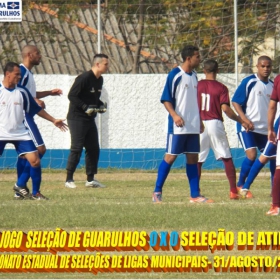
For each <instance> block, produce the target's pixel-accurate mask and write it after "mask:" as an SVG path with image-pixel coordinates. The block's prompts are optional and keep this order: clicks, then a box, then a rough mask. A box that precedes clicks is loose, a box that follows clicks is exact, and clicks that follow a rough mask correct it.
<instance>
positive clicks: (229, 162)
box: [222, 158, 237, 193]
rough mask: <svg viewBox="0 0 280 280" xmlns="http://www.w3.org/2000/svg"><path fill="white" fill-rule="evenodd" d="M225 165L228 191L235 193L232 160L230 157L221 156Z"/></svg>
mask: <svg viewBox="0 0 280 280" xmlns="http://www.w3.org/2000/svg"><path fill="white" fill-rule="evenodd" d="M222 161H223V163H224V166H225V171H226V175H227V178H228V181H229V186H230V191H231V192H232V193H237V189H236V171H235V167H234V164H233V161H232V158H222Z"/></svg>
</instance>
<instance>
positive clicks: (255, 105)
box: [232, 74, 273, 135]
mask: <svg viewBox="0 0 280 280" xmlns="http://www.w3.org/2000/svg"><path fill="white" fill-rule="evenodd" d="M272 90H273V82H272V81H271V80H269V81H268V82H267V83H265V82H263V81H261V80H260V79H259V78H258V76H257V75H256V74H254V75H250V76H248V77H246V78H245V79H243V80H242V82H241V84H240V85H239V87H238V88H237V90H236V91H235V93H234V96H233V98H232V102H236V103H238V104H239V105H241V107H242V110H243V112H244V114H245V116H246V117H247V118H248V119H249V120H250V121H251V122H252V123H253V124H254V132H256V133H260V134H264V135H267V113H268V104H269V101H270V96H271V93H272ZM244 130H245V129H244V128H243V127H241V125H240V124H238V125H237V131H238V132H240V131H244Z"/></svg>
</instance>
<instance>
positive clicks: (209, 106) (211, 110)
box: [197, 80, 230, 121]
mask: <svg viewBox="0 0 280 280" xmlns="http://www.w3.org/2000/svg"><path fill="white" fill-rule="evenodd" d="M197 100H198V105H199V108H200V116H201V119H202V120H214V119H216V120H221V121H223V116H222V109H221V106H222V105H223V104H227V105H229V106H230V99H229V93H228V88H227V87H226V86H225V85H224V84H222V83H220V82H218V81H216V80H201V81H199V82H198V85H197Z"/></svg>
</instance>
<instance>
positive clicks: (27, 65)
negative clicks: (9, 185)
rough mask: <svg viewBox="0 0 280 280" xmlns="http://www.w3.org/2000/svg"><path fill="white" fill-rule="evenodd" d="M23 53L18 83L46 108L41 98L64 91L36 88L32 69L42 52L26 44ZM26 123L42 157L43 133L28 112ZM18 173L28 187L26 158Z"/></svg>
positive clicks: (43, 147) (19, 164) (37, 63)
mask: <svg viewBox="0 0 280 280" xmlns="http://www.w3.org/2000/svg"><path fill="white" fill-rule="evenodd" d="M21 55H22V59H23V61H22V63H21V64H20V72H21V79H20V81H19V83H18V84H19V85H20V86H23V87H25V88H27V89H28V90H29V92H30V93H31V95H32V97H33V98H34V99H35V101H36V102H37V104H38V105H39V106H40V107H41V108H43V109H44V108H45V107H46V106H45V103H44V101H42V100H41V98H43V97H46V96H49V95H54V96H56V95H61V94H62V91H61V89H53V90H48V91H39V92H38V91H37V90H36V84H35V80H34V77H33V73H32V72H31V69H32V68H33V67H34V66H36V65H39V64H40V62H41V58H42V55H41V52H40V50H39V49H38V48H37V47H36V46H33V45H26V46H25V47H24V48H23V49H22V52H21ZM24 124H25V126H26V127H27V129H28V130H29V134H30V136H31V138H32V140H33V142H34V144H35V146H36V148H37V150H38V153H39V157H40V158H42V157H43V155H44V154H45V152H46V146H45V144H44V141H43V138H42V136H41V133H40V131H39V129H38V127H37V125H36V123H35V121H34V118H33V116H31V115H30V114H28V113H26V115H25V121H24ZM17 173H18V177H19V176H21V178H25V180H24V182H25V185H24V187H27V181H28V180H29V178H30V164H29V162H28V161H27V160H26V159H24V158H19V159H18V162H17ZM36 193H38V190H36V189H33V190H32V194H33V195H35V194H36ZM14 198H15V199H17V198H20V196H19V195H18V194H17V193H15V196H14Z"/></svg>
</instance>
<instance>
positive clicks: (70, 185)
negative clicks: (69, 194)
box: [65, 181, 77, 189]
mask: <svg viewBox="0 0 280 280" xmlns="http://www.w3.org/2000/svg"><path fill="white" fill-rule="evenodd" d="M65 187H66V188H69V189H75V188H77V186H76V185H75V183H74V181H67V182H65Z"/></svg>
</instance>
